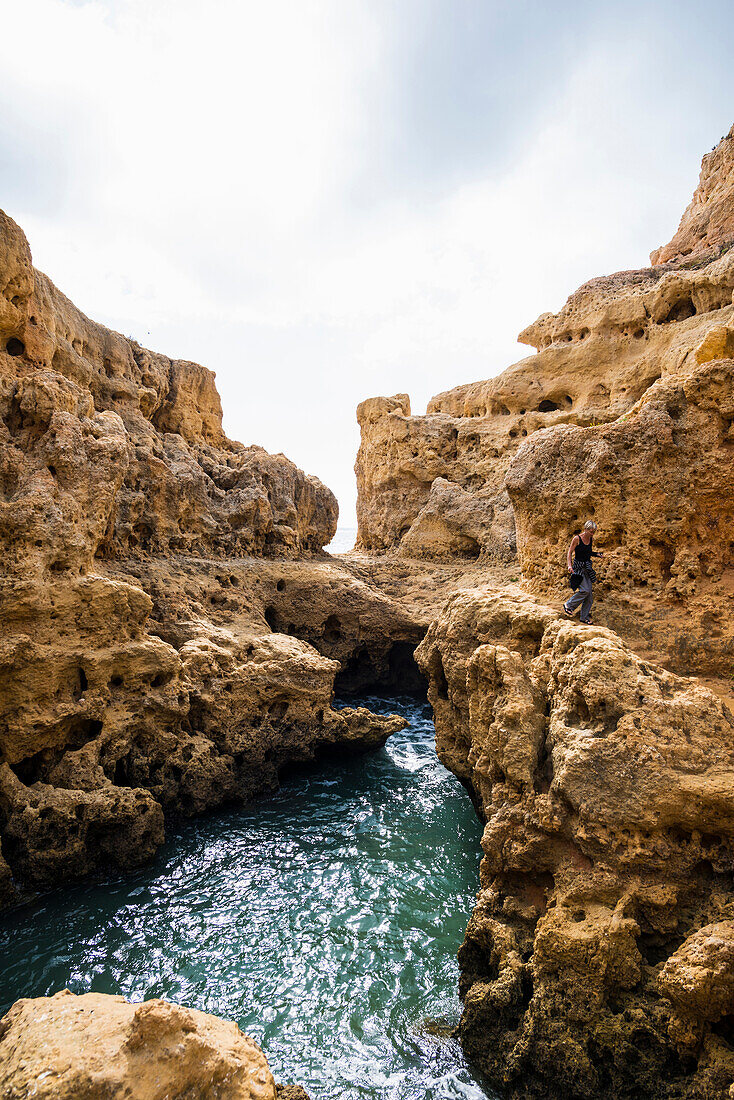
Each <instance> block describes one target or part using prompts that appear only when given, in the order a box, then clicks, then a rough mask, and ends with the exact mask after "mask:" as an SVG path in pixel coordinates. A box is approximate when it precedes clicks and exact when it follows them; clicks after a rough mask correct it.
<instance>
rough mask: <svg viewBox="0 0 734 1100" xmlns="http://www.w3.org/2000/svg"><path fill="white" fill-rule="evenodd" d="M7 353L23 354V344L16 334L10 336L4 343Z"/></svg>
mask: <svg viewBox="0 0 734 1100" xmlns="http://www.w3.org/2000/svg"><path fill="white" fill-rule="evenodd" d="M5 350H6V351H7V353H8V355H25V344H24V343H23V341H22V340H19V339H18V337H17V336H11V337H10V339H9V340H8V342H7V344H6V345H5Z"/></svg>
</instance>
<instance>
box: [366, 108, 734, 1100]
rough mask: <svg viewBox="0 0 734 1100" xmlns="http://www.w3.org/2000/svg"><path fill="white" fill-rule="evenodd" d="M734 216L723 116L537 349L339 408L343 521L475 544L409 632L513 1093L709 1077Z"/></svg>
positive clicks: (719, 840) (384, 534) (730, 1019)
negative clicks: (416, 632) (468, 835)
mask: <svg viewBox="0 0 734 1100" xmlns="http://www.w3.org/2000/svg"><path fill="white" fill-rule="evenodd" d="M733 245H734V129H733V130H732V132H731V133H730V134H729V135H727V136H726V137H725V138H724V139H723V140H722V141H721V143H720V145H719V146H718V147H717V148H716V149H715V150H714V151H713V152H712V153H711V154H710V155H709V156H707V157H706V158H705V159H704V163H703V169H702V174H701V182H700V185H699V188H698V190H697V191H696V195H695V196H694V200H693V202H692V203H691V205H690V206H689V208H688V210H687V211H686V213H685V214H684V216H683V219H682V222H681V225H680V228H679V230H678V232H677V234H676V236H675V237H674V238H673V241H672V242H671V243H670V245H668V246H666V247H665V248H663V249H660V250H658V251H657V252H656V253H653V256H652V257H651V259H652V263H653V266H652V267H651V268H648V269H645V270H641V271H628V272H621V273H619V274H617V275H613V276H610V277H605V278H601V279H595V280H592V282H590V283H587V284H586V285H585V286H583V287H582V288H581V289H580V290H578V291H577V292H576V293H575V294H573V295H572V296H571V297H570V298H569V300H568V302H567V303H566V305H565V306H564V308H563V309H562V310H561V311H560V313H559V314H557V315H552V314H546V315H544V316H542V317H541V318H539V320H538V321H536V323H535V324H534V325H531V326H530V327H529V328H528V329H526V330H525V331H524V332H523V333H522V334H521V337H520V339H521V341H522V342H525V343H529V344H531V345H532V346H534V347H535V348H536V349H537V354H536V355H534V356H532V357H531V358H529V359H525V360H523V361H522V362H520V363H518V364H516V365H515V366H513V367H510V368H509V369H508V370H507V371H505V372H504V374H501V375H500V376H499V377H497V378H494V379H491V380H490V381H488V382H479V383H475V384H472V385H465V386H461V387H459V388H458V389H456V390H452V391H450V392H449V393H445V394H441V395H440V396H439V397H436V398H434V399H433V401H432V402H431V403H430V404H429V408H428V411H427V413H426V414H425V415H424V416H413V415H411V412H410V405H409V401H408V398H407V396H406V395H402V394H401V395H397V396H396V397H393V398H375V399H372V400H368V401H365V402H363V404H362V405H361V406H360V409H359V412H358V419H359V421H360V424H361V428H362V444H361V448H360V452H359V456H358V459H357V466H356V472H357V478H358V483H359V488H360V501H359V509H358V512H359V521H360V532H359V542H360V545H361V546H362V547H364V548H368V549H385V548H392V549H394V550H396V551H397V555H398V560H400V559H407V558H415V557H417V556H421V557H423V558H434V559H442V560H444V561H446V560H448V559H450V558H452V557H453V558H454V559H457V558H459V557H463V558H464V559H471V560H472V562H474V563H476V564H474V565H473V566H472V572H471V573H467V582H466V584H465V585H464V587H463V588H460V589H459V591H457V592H455V593H454V594H453V595H452V596H451V597H450V598H449V600H448V602H447V603H446V604H445V605H444V607H443V608H442V609H441V610H440V611H439V613H438V615H437V617H436V618H435V620H434V622H433V623H432V625H431V627H430V629H429V631H428V634H427V636H426V639H425V640H424V641H423V643H422V644H421V646H420V647H419V649H418V651H417V653H416V657H417V659H418V662H419V664H420V665H421V667H422V668H423V670H424V672H425V673H426V675H427V676H428V678H429V681H430V687H429V698H430V701H431V703H432V705H433V708H434V714H435V720H436V744H437V749H438V753H439V756H440V757H441V759H442V760H443V762H444V763H445V764H446V765H447V767H449V768H450V769H451V770H452V771H453V772H454V773H455V774H456V775H457V776H458V777H459V778H460V779H461V780H462V782H463V783H464V784H465V785H466V787H467V789H468V790H469V791H470V793H471V795H472V797H473V799H474V801H475V804H476V806H477V809H478V812H479V813H480V815H481V816H482V817H483V818H484V819H485V821H486V827H485V832H484V837H483V841H482V847H483V851H484V859H483V862H482V868H481V888H480V892H479V896H478V901H477V906H476V909H475V911H474V915H473V917H472V919H471V921H470V924H469V927H468V929H467V934H466V939H465V941H464V944H463V946H462V948H461V951H460V955H459V959H460V967H461V975H462V977H461V992H462V997H463V1000H464V1012H463V1016H462V1021H461V1025H460V1035H461V1039H462V1042H463V1045H464V1047H465V1049H466V1051H467V1053H468V1054H469V1055H470V1056H471V1058H472V1059H473V1060H474V1061H475V1062H476V1063H477V1064H478V1065H479V1066H481V1068H482V1069H483V1070H484V1071H485V1072H486V1073H487V1074H488V1075H489V1076H490V1078H491V1079H492V1080H493V1081H494V1082H496V1083H497V1084H499V1085H501V1086H503V1087H504V1089H505V1090H506V1095H507V1096H509V1097H516V1098H520V1097H523V1098H525V1097H538V1098H540V1097H547V1096H555V1095H560V1094H563V1095H567V1096H575V1097H576V1096H578V1097H589V1098H591V1097H595V1098H597V1097H609V1098H617V1097H643V1096H644V1097H645V1098H657V1097H661V1098H662V1097H676V1098H683V1097H685V1098H691V1100H692V1098H694V1097H695V1098H699V1097H707V1098H709V1097H710V1098H714V1097H716V1098H721V1097H728V1096H730V1095H734V981H733V979H732V975H733V974H734V875H733V870H734V717H733V716H732V712H731V710H730V709H729V707H728V706H727V705H726V701H727V700H728V702H729V703H730V704H731V699H732V693H731V678H732V674H733V673H734V570H733V568H732V566H733V565H734V560H733V559H734V553H733V550H734V461H733V457H734V427H733V425H734V306H733V305H732V296H733V292H734V247H732V246H733ZM592 517H593V518H594V519H595V520H596V521H597V523H598V524H599V528H600V529H599V533H598V537H597V538H598V543H599V545H600V548H603V549H604V551H605V554H606V556H605V558H604V559H603V560H602V561H601V564H600V566H599V569H598V571H599V574H600V584H599V585H597V586H596V587H597V589H598V592H597V605H596V607H595V614H594V618H595V622H596V623H597V624H598V625H597V626H594V627H586V626H582V625H581V624H578V623H575V622H574V623H569V622H567V621H564V620H563V617H562V615H561V614H560V605H561V601H562V600H563V599H564V598H565V597H566V595H567V594H568V592H569V589H568V588H567V587H566V586H565V571H566V567H565V555H566V549H567V546H568V543H569V541H570V538H571V536H572V535H573V533H574V532H575V531H576V530H578V529H579V527H580V526H581V525H582V524H583V522H584V521H585V520H586V519H587V518H592ZM515 553H517V558H518V559H519V560H518V562H517V564H516V565H515V566H514V573H515V574H516V576H515V577H513V578H510V579H511V580H512V581H515V580H517V579H518V575H519V574H521V579H522V587H519V586H517V585H515V584H507V583H505V584H504V585H501V584H500V585H498V583H497V580H498V571H497V564H496V563H498V562H501V561H502V560H503V559H504V560H509V561H513V558H514V554H515ZM482 564H484V565H485V566H486V572H487V576H486V577H484V578H483V577H482V573H481V566H482ZM507 572H508V570H505V575H506V574H507ZM483 579H484V581H485V583H482V580H483ZM658 662H659V663H658ZM661 664H662V665H664V666H665V667H661ZM691 674H700V675H701V676H703V677H704V678H705V679H706V683H710V684H713V685H714V686H715V687H716V688H717V690H718V694H717V692H715V691H712V690H710V689H709V687H708V686H706V683H704V682H703V681H701V680H695V679H691V678H690V676H691ZM730 1090H731V1091H730Z"/></svg>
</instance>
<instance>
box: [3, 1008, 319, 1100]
mask: <svg viewBox="0 0 734 1100" xmlns="http://www.w3.org/2000/svg"><path fill="white" fill-rule="evenodd" d="M0 1095H2V1096H3V1097H4V1100H25V1098H26V1097H30V1096H33V1097H35V1098H37V1100H81V1098H82V1097H84V1100H118V1098H119V1100H122V1098H123V1097H124V1098H125V1100H166V1098H169V1097H180V1098H182V1100H183V1098H184V1097H186V1100H211V1098H212V1097H217V1098H218V1100H276V1097H281V1098H283V1097H287V1096H289V1095H290V1096H293V1097H294V1098H295V1097H303V1098H305V1100H308V1097H307V1096H306V1093H305V1092H304V1091H303V1090H302V1089H299V1088H298V1087H291V1088H283V1087H279V1086H276V1084H275V1082H274V1080H273V1076H272V1074H271V1072H270V1069H269V1067H268V1063H267V1061H266V1059H265V1056H264V1054H263V1053H262V1051H261V1050H260V1048H259V1047H258V1045H257V1044H256V1043H255V1042H253V1040H252V1039H250V1038H249V1036H247V1035H243V1033H242V1032H241V1031H240V1029H239V1028H238V1027H237V1025H236V1024H234V1023H232V1022H231V1021H229V1020H220V1019H219V1018H218V1017H216V1016H210V1015H208V1014H207V1013H205V1012H198V1011H196V1009H193V1008H183V1007H181V1006H179V1005H173V1004H168V1003H167V1002H166V1001H160V1000H153V1001H144V1002H143V1003H142V1004H130V1003H129V1002H128V1001H126V1000H125V999H124V998H123V997H110V996H107V995H105V994H103V993H86V994H84V995H83V996H80V997H75V996H74V995H73V994H72V993H70V992H69V991H68V990H64V992H62V993H57V994H56V995H55V996H53V997H37V998H35V999H33V1000H23V1001H17V1002H16V1004H14V1005H13V1007H12V1008H11V1009H10V1011H9V1012H8V1013H7V1014H6V1015H5V1016H4V1017H3V1019H2V1020H1V1021H0Z"/></svg>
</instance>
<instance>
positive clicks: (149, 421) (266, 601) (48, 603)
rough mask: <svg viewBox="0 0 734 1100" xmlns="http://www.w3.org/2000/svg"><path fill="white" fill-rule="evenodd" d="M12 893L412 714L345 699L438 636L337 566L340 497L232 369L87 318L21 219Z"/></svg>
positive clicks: (6, 334)
mask: <svg viewBox="0 0 734 1100" xmlns="http://www.w3.org/2000/svg"><path fill="white" fill-rule="evenodd" d="M0 291H1V293H0V520H1V521H2V522H0V551H1V552H2V565H1V566H0V627H1V628H2V640H0V844H1V853H2V862H1V863H0V872H1V873H0V904H7V903H9V902H12V901H13V900H19V899H22V898H23V897H25V896H27V894H28V891H29V890H35V889H37V888H41V887H45V886H49V885H53V884H54V883H57V882H61V881H67V880H69V879H73V878H76V877H79V876H81V875H84V874H87V873H89V872H94V871H109V870H110V869H113V868H123V869H124V868H127V867H130V866H134V865H135V864H137V863H140V862H141V861H144V860H146V859H149V858H150V856H151V855H152V854H153V853H154V851H155V850H156V848H157V847H158V846H159V845H160V843H161V842H162V839H163V832H164V816H165V815H166V814H192V813H197V812H200V811H202V810H204V809H207V808H212V807H216V806H220V805H222V804H224V803H226V802H229V801H233V800H242V799H245V798H250V797H253V796H255V795H256V794H259V793H261V792H263V791H268V790H272V789H273V787H274V786H276V785H277V777H278V771H279V769H280V768H281V767H282V766H283V765H284V764H286V763H290V762H295V761H300V760H306V759H309V758H311V757H313V756H314V754H315V753H317V752H318V751H320V750H321V749H323V748H327V747H330V746H334V745H342V746H344V747H345V748H347V749H356V748H365V747H369V746H373V745H376V744H380V743H381V742H382V741H384V739H385V738H386V737H387V736H388V735H389V734H390V732H392V731H393V730H394V729H396V728H399V726H400V725H401V720H400V719H386V718H383V717H377V716H373V715H370V714H369V713H368V712H366V711H364V710H350V709H339V710H335V709H334V708H333V707H332V705H331V703H332V695H333V690H334V682H335V679H336V677H337V675H339V676H340V677H341V680H340V682H339V685H338V686H339V688H340V690H344V691H350V690H351V691H355V690H361V689H362V688H364V687H371V686H374V685H375V684H376V683H379V682H381V681H383V680H384V681H385V683H389V681H390V676H391V675H393V676H394V675H396V674H397V669H398V668H400V667H405V668H408V669H410V667H411V666H412V668H413V670H414V671H413V676H414V678H415V677H416V676H417V672H416V671H415V666H414V665H413V663H412V650H413V648H414V646H415V644H416V642H417V641H419V640H420V638H421V636H422V633H423V628H422V626H421V624H420V623H418V622H416V620H415V619H414V618H411V617H410V616H409V615H407V614H406V613H405V612H404V611H401V610H400V609H399V608H397V607H396V606H395V605H394V604H393V603H392V601H390V600H389V599H387V598H385V597H382V596H380V595H378V594H377V593H373V592H371V591H370V589H369V588H368V587H367V586H366V585H364V584H361V583H360V582H358V581H357V580H355V579H354V578H353V577H352V576H351V575H350V574H349V573H347V572H346V571H345V570H343V569H340V568H338V567H337V566H335V565H334V564H333V563H332V562H330V560H329V559H328V558H327V557H326V556H323V555H322V558H321V560H320V561H318V562H317V561H315V560H314V555H316V554H317V553H319V552H320V550H321V548H322V547H323V546H324V545H325V544H326V543H327V542H328V541H329V540H330V538H331V537H332V535H333V533H334V530H335V527H336V517H337V506H336V501H335V499H334V497H333V495H332V494H331V492H330V491H329V490H328V489H326V488H325V487H324V486H323V485H322V484H321V482H319V481H318V479H316V478H313V477H308V476H306V475H305V474H303V473H302V472H301V471H300V470H298V469H297V468H296V467H295V466H294V465H293V464H292V463H291V462H289V461H288V459H286V458H285V457H284V456H283V455H269V454H267V453H266V452H265V451H263V450H262V449H261V448H259V447H244V446H242V445H241V444H239V443H234V442H231V441H230V440H228V439H227V438H226V436H225V435H224V432H223V430H222V412H221V406H220V402H219V397H218V394H217V391H216V388H215V385H214V376H213V374H212V373H211V372H210V371H208V370H206V369H205V368H204V367H201V366H199V365H198V364H195V363H188V362H183V361H178V360H170V359H167V358H166V357H165V356H163V355H159V354H157V353H154V352H150V351H148V350H146V349H144V348H142V347H140V346H139V345H138V344H136V343H135V342H134V341H132V340H129V339H126V338H125V337H123V336H120V335H119V334H118V333H114V332H110V331H109V330H108V329H105V328H103V327H102V326H101V325H97V324H95V323H94V322H92V321H90V320H89V319H88V318H86V317H85V316H84V315H83V314H81V313H80V312H79V311H78V310H77V309H76V308H75V307H74V306H73V305H72V303H71V302H69V301H68V299H66V298H65V297H64V296H63V295H62V294H60V293H59V291H58V290H57V289H56V288H55V287H54V286H53V284H52V283H51V282H50V280H49V279H48V278H46V276H44V275H43V274H41V273H40V272H38V271H36V270H35V269H34V268H33V266H32V262H31V255H30V250H29V248H28V244H27V242H26V240H25V237H24V236H23V234H22V232H21V230H20V229H19V228H18V226H16V225H15V223H14V222H12V221H11V219H10V218H8V217H6V216H5V215H4V214H2V213H0Z"/></svg>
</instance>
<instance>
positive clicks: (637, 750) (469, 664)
mask: <svg viewBox="0 0 734 1100" xmlns="http://www.w3.org/2000/svg"><path fill="white" fill-rule="evenodd" d="M417 656H418V660H419V663H420V664H421V666H422V667H423V669H424V671H425V672H426V674H427V675H428V676H429V678H430V687H429V699H430V701H431V703H432V706H433V709H434V714H435V720H436V745H437V749H438V752H439V756H440V757H441V759H442V761H443V762H444V763H445V764H446V766H447V767H449V768H450V769H451V770H452V771H453V772H454V773H455V774H456V775H457V776H458V777H459V778H460V779H461V780H462V782H463V783H464V784H465V785H466V786H467V788H468V789H469V790H470V791H471V793H472V796H473V798H474V800H475V803H476V805H477V807H478V809H479V811H480V813H481V814H482V816H483V817H484V818H485V820H486V827H485V831H484V836H483V839H482V848H483V851H484V858H483V861H482V867H481V889H480V893H479V897H478V901H477V906H476V909H475V911H474V914H473V916H472V918H471V921H470V923H469V927H468V928H467V933H466V938H465V940H464V943H463V945H462V948H461V951H460V954H459V960H460V967H461V992H462V997H463V1000H464V1012H463V1016H462V1020H461V1025H460V1035H461V1040H462V1043H463V1045H464V1048H465V1050H466V1051H467V1053H468V1054H469V1055H470V1057H471V1058H472V1059H474V1060H475V1061H476V1062H477V1063H478V1065H479V1066H480V1067H481V1068H482V1069H483V1070H484V1071H485V1072H486V1073H487V1074H489V1076H490V1077H491V1079H492V1080H493V1081H495V1082H496V1083H498V1084H501V1085H503V1086H504V1087H505V1088H506V1089H507V1095H508V1096H510V1097H517V1098H520V1097H536V1096H537V1097H545V1096H548V1095H556V1094H557V1093H560V1092H563V1093H565V1094H566V1095H571V1096H584V1097H586V1096H588V1097H592V1096H593V1097H603V1098H607V1097H608V1098H616V1097H622V1096H631V1095H635V1096H643V1095H644V1096H646V1097H650V1098H655V1097H670V1096H676V1097H680V1098H683V1097H690V1098H693V1097H701V1096H711V1097H723V1096H725V1095H727V1094H728V1089H729V1086H730V1085H731V1084H732V1082H734V1033H732V1029H731V1021H732V1018H734V1000H733V999H732V982H731V950H732V928H733V927H734V924H733V919H734V879H733V878H732V874H731V868H732V859H733V857H734V719H733V718H732V715H731V713H730V712H729V711H728V710H727V709H726V708H725V707H724V706H723V704H722V703H721V701H720V700H719V699H718V698H717V697H716V696H715V695H713V694H712V693H711V692H709V691H708V690H707V689H706V688H704V687H703V686H702V685H700V684H699V683H697V682H695V681H692V680H685V679H682V678H680V677H677V676H674V675H672V674H670V673H668V672H665V671H663V670H662V669H660V668H657V667H655V666H653V665H650V664H648V663H647V662H645V661H643V660H641V659H640V658H638V657H636V656H635V655H634V654H633V653H632V652H631V651H630V650H629V649H628V648H627V647H626V646H625V645H624V643H623V642H622V641H621V640H620V639H619V637H618V636H616V635H615V634H613V633H612V632H611V631H608V630H604V629H601V628H588V627H583V626H580V625H577V624H575V623H568V622H565V621H562V620H561V619H560V618H559V616H558V615H557V613H556V612H555V611H553V610H551V609H550V608H547V607H544V606H543V605H541V604H539V603H537V602H536V601H534V600H533V599H532V598H530V597H528V596H524V595H521V594H520V593H519V592H515V593H511V594H505V595H500V594H497V593H495V592H493V591H491V590H489V589H482V588H476V589H473V590H468V591H465V592H460V593H458V594H457V595H455V596H453V597H452V598H451V599H450V600H449V602H448V603H447V605H446V607H445V609H444V611H443V612H442V613H441V615H440V616H439V618H438V619H437V621H436V622H435V623H434V624H433V625H432V626H431V628H430V630H429V632H428V634H427V636H426V639H425V640H424V642H423V643H422V644H421V646H420V647H419V649H418V651H417Z"/></svg>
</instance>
